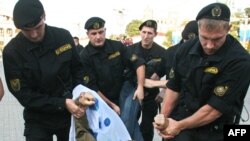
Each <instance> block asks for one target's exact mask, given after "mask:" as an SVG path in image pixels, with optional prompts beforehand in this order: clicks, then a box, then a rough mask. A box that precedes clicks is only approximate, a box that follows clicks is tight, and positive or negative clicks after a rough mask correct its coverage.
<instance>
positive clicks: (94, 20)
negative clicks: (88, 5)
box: [84, 17, 105, 30]
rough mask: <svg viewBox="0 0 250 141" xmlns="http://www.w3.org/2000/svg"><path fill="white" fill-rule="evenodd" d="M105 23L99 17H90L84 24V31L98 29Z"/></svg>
mask: <svg viewBox="0 0 250 141" xmlns="http://www.w3.org/2000/svg"><path fill="white" fill-rule="evenodd" d="M104 25H105V21H104V20H103V19H102V18H99V17H91V18H89V19H88V20H87V21H86V23H85V27H84V28H85V29H87V30H89V29H100V28H102V27H104Z"/></svg>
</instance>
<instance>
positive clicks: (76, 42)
mask: <svg viewBox="0 0 250 141" xmlns="http://www.w3.org/2000/svg"><path fill="white" fill-rule="evenodd" d="M73 39H74V42H75V45H76V46H77V45H79V38H78V37H77V36H74V37H73Z"/></svg>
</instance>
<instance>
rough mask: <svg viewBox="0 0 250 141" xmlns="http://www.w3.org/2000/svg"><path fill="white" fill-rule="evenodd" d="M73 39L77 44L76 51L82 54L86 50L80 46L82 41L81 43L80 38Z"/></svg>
mask: <svg viewBox="0 0 250 141" xmlns="http://www.w3.org/2000/svg"><path fill="white" fill-rule="evenodd" d="M73 39H74V42H75V46H76V50H77V52H78V53H79V54H80V53H81V52H82V50H83V49H84V47H83V46H82V45H81V44H80V41H79V38H78V37H76V36H74V37H73Z"/></svg>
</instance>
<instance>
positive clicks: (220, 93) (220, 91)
mask: <svg viewBox="0 0 250 141" xmlns="http://www.w3.org/2000/svg"><path fill="white" fill-rule="evenodd" d="M227 90H228V86H216V87H215V88H214V93H215V95H217V96H224V95H225V93H226V92H227Z"/></svg>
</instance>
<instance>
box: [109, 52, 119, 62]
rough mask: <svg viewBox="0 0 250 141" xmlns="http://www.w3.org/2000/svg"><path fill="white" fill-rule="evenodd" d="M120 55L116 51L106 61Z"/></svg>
mask: <svg viewBox="0 0 250 141" xmlns="http://www.w3.org/2000/svg"><path fill="white" fill-rule="evenodd" d="M120 55H121V54H120V52H119V51H116V52H115V53H113V54H111V55H109V57H108V59H109V60H110V59H113V58H116V57H117V56H120Z"/></svg>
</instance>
